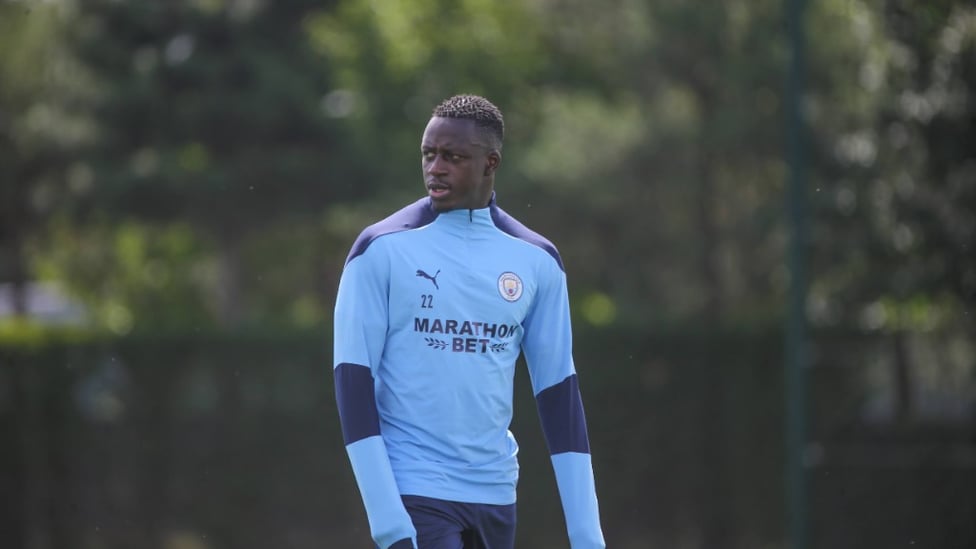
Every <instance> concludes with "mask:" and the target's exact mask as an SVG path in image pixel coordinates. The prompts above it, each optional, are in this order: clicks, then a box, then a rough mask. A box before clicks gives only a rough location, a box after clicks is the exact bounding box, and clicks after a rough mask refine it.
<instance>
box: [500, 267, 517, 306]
mask: <svg viewBox="0 0 976 549" xmlns="http://www.w3.org/2000/svg"><path fill="white" fill-rule="evenodd" d="M498 293H500V294H502V297H503V298H505V301H518V298H520V297H522V279H521V278H519V277H518V275H517V274H515V273H511V272H505V273H502V275H501V276H499V277H498Z"/></svg>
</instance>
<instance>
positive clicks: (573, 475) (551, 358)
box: [522, 262, 606, 549]
mask: <svg viewBox="0 0 976 549" xmlns="http://www.w3.org/2000/svg"><path fill="white" fill-rule="evenodd" d="M540 279H541V281H540V286H539V289H538V295H537V296H536V300H535V303H534V304H533V306H532V309H531V310H530V311H529V314H528V315H527V317H526V320H525V322H524V323H523V327H524V329H525V334H524V338H523V340H522V350H523V352H524V353H525V358H526V363H527V364H528V367H529V374H530V377H531V379H532V387H533V392H534V393H535V396H536V404H537V406H538V410H539V418H540V420H541V423H542V429H543V433H544V435H545V438H546V443H547V444H548V446H549V453H550V456H551V460H552V466H553V471H554V472H555V476H556V485H557V486H558V488H559V496H560V500H561V502H562V506H563V514H564V517H565V519H566V526H567V532H568V534H569V541H570V545H571V546H572V548H573V549H602V548H604V547H606V543H605V542H604V539H603V531H602V529H601V527H600V511H599V507H598V504H597V497H596V486H595V482H594V478H593V465H592V460H591V457H590V444H589V439H588V435H587V431H586V418H585V416H584V413H583V402H582V398H581V396H580V391H579V383H578V380H577V377H576V370H575V366H574V365H573V356H572V346H573V345H572V328H571V324H570V314H569V297H568V292H567V289H566V277H565V274H564V273H563V272H562V270H561V269H558V267H557V266H556V264H555V262H553V268H552V273H551V275H550V276H547V277H540Z"/></svg>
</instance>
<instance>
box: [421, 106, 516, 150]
mask: <svg viewBox="0 0 976 549" xmlns="http://www.w3.org/2000/svg"><path fill="white" fill-rule="evenodd" d="M431 116H437V117H441V118H460V119H463V120H474V124H475V126H476V127H477V128H478V131H479V132H480V133H481V135H482V136H484V137H485V138H486V139H487V140H488V143H486V145H488V146H489V147H492V148H494V149H495V150H498V151H500V150H502V142H503V141H504V139H505V119H504V118H502V111H500V110H498V107H496V106H495V105H493V104H492V103H491V101H488V100H487V99H485V98H484V97H481V96H478V95H455V96H454V97H451V98H448V99H445V100H444V101H443V102H442V103H441V104H440V105H437V106H436V107H434V112H433V113H432V114H431Z"/></svg>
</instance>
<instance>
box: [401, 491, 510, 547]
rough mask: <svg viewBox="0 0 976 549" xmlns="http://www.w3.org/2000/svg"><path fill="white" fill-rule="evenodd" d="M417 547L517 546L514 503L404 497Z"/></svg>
mask: <svg viewBox="0 0 976 549" xmlns="http://www.w3.org/2000/svg"><path fill="white" fill-rule="evenodd" d="M402 498H403V505H404V506H405V507H406V508H407V513H408V514H409V515H410V519H411V520H412V521H413V525H414V528H416V529H417V544H418V546H419V547H418V548H417V549H514V547H515V504H514V503H513V504H511V505H488V504H485V503H461V502H456V501H445V500H442V499H434V498H427V497H423V496H402Z"/></svg>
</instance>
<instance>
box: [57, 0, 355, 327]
mask: <svg viewBox="0 0 976 549" xmlns="http://www.w3.org/2000/svg"><path fill="white" fill-rule="evenodd" d="M321 5H322V4H321V2H310V1H307V0H290V1H283V2H274V3H257V2H221V1H212V2H205V1H189V0H187V1H180V2H166V3H157V2H145V1H138V2H111V1H93V2H84V3H81V4H79V9H80V13H79V16H78V20H77V24H76V25H75V26H74V27H73V29H74V32H72V34H71V40H72V44H73V45H74V47H75V51H76V54H77V55H78V56H79V58H80V59H81V60H82V62H84V64H85V65H86V66H87V67H88V68H89V70H91V71H92V73H93V75H94V76H95V78H97V79H98V80H99V82H100V83H101V84H102V87H101V92H102V93H101V94H100V96H99V97H98V100H97V102H96V103H95V105H94V106H93V112H94V113H95V115H96V116H97V118H98V120H99V122H100V132H99V139H98V141H97V143H96V144H95V146H94V147H93V148H92V151H91V153H90V154H89V155H88V157H87V158H88V159H89V162H90V164H91V166H92V170H93V173H94V177H95V182H96V185H95V192H94V193H92V200H91V202H90V203H89V205H90V206H91V207H92V208H93V209H95V210H97V211H101V212H105V213H106V214H107V215H109V216H111V217H112V218H113V219H116V220H118V221H124V220H140V221H142V222H147V223H152V224H160V225H165V224H167V223H174V222H186V223H188V224H189V227H191V228H192V229H193V230H194V231H196V232H197V233H198V237H197V238H199V239H201V240H202V241H203V242H204V243H206V245H207V246H209V247H210V248H211V249H212V250H214V253H215V254H216V261H215V265H214V267H215V270H214V277H213V279H212V282H211V284H210V285H209V286H208V289H209V292H208V293H209V294H210V295H211V296H212V297H213V302H214V308H215V317H216V319H217V321H218V324H220V325H222V326H225V327H234V326H238V325H240V324H241V323H242V322H243V321H244V320H245V318H246V316H247V304H248V300H249V298H248V297H247V296H248V295H250V294H251V293H257V294H260V293H261V291H262V288H261V286H262V284H257V287H256V288H253V287H248V286H246V284H248V283H247V281H246V280H245V279H246V276H247V275H246V268H245V265H244V263H243V262H244V259H243V254H245V253H246V252H245V248H246V245H247V244H246V243H247V242H248V241H249V239H250V238H251V237H252V236H256V237H260V235H261V234H262V232H263V231H267V230H269V228H271V227H274V225H275V223H278V222H283V221H284V222H293V221H287V220H290V219H295V218H300V219H309V218H314V217H317V216H318V214H319V213H320V212H321V211H322V210H323V208H325V207H326V206H327V205H328V204H330V203H335V202H338V201H341V200H343V199H346V198H348V197H350V196H358V194H359V192H360V191H359V185H358V184H359V180H358V177H357V175H356V174H355V172H352V171H349V170H347V169H346V164H345V163H344V162H342V159H343V158H344V156H346V155H347V151H348V148H346V147H345V146H344V144H343V143H344V137H343V135H342V133H341V131H340V130H338V129H337V128H336V127H335V126H334V125H333V124H331V123H330V121H329V118H328V116H327V109H326V107H327V102H325V101H324V98H325V97H326V96H327V94H328V92H329V90H330V71H329V67H328V66H327V65H325V64H323V63H321V60H320V59H319V58H317V57H315V56H313V55H312V53H311V50H310V49H309V48H308V47H307V44H306V41H305V37H304V35H303V34H302V33H301V32H300V29H301V23H302V21H303V19H304V18H305V16H306V15H307V13H308V12H309V11H310V10H311V9H312V8H313V7H316V8H318V7H320V6H321ZM267 267H268V266H265V268H267ZM277 267H278V268H285V267H284V266H280V265H279V266H277ZM185 274H186V273H184V275H185ZM245 290H246V291H245Z"/></svg>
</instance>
